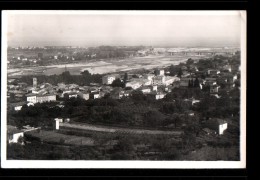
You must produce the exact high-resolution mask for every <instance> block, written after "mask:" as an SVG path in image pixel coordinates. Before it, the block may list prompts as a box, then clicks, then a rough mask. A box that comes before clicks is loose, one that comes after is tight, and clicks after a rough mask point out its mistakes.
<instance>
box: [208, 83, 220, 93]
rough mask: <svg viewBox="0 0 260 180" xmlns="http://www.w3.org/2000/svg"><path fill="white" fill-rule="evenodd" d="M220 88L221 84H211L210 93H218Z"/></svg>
mask: <svg viewBox="0 0 260 180" xmlns="http://www.w3.org/2000/svg"><path fill="white" fill-rule="evenodd" d="M218 89H219V86H218V85H216V84H215V85H212V86H210V93H211V94H216V93H218Z"/></svg>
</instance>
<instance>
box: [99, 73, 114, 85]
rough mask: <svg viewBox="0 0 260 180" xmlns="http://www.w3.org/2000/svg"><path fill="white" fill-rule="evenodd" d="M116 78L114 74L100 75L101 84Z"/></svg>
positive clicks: (109, 82) (108, 82) (110, 82)
mask: <svg viewBox="0 0 260 180" xmlns="http://www.w3.org/2000/svg"><path fill="white" fill-rule="evenodd" d="M115 79H116V77H115V76H114V75H106V76H103V77H102V84H112V82H113V81H114V80H115Z"/></svg>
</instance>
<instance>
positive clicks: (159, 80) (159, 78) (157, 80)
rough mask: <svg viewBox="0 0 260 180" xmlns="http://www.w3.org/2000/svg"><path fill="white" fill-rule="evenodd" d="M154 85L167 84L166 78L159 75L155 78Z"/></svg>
mask: <svg viewBox="0 0 260 180" xmlns="http://www.w3.org/2000/svg"><path fill="white" fill-rule="evenodd" d="M152 83H153V85H164V84H165V76H164V75H158V76H154V77H153V82H152Z"/></svg>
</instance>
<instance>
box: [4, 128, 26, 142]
mask: <svg viewBox="0 0 260 180" xmlns="http://www.w3.org/2000/svg"><path fill="white" fill-rule="evenodd" d="M20 137H24V132H23V131H22V130H19V129H17V128H16V127H14V126H10V125H7V138H8V143H18V140H19V138H20Z"/></svg>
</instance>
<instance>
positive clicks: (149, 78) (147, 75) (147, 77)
mask: <svg viewBox="0 0 260 180" xmlns="http://www.w3.org/2000/svg"><path fill="white" fill-rule="evenodd" d="M153 77H154V74H145V75H144V79H148V80H150V81H152V80H153Z"/></svg>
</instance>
